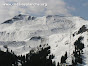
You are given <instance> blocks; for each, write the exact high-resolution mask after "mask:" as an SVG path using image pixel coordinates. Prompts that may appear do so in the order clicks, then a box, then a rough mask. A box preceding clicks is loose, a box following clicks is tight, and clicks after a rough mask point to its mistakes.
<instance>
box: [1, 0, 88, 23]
mask: <svg viewBox="0 0 88 66" xmlns="http://www.w3.org/2000/svg"><path fill="white" fill-rule="evenodd" d="M18 3H20V4H21V5H5V4H18ZM35 3H37V5H36V4H35ZM23 4H24V5H23ZM27 4H32V5H27ZM33 4H34V5H33ZM38 4H39V5H38ZM18 14H27V15H31V16H46V15H63V16H80V17H82V18H84V19H86V20H88V0H0V23H1V22H3V21H5V20H8V19H11V18H12V17H14V16H16V15H18Z"/></svg>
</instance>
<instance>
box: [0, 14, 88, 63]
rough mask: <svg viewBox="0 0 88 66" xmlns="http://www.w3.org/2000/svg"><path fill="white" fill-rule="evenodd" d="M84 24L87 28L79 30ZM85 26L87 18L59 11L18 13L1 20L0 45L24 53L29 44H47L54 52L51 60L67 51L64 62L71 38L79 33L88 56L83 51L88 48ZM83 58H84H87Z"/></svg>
mask: <svg viewBox="0 0 88 66" xmlns="http://www.w3.org/2000/svg"><path fill="white" fill-rule="evenodd" d="M83 26H85V28H86V29H85V31H83V30H84V29H83V30H81V29H82V28H83ZM87 26H88V21H87V20H84V19H82V18H80V17H65V16H58V15H49V16H43V17H33V16H29V15H21V14H20V15H17V16H15V17H13V18H12V19H10V20H7V21H5V22H3V23H2V24H0V48H1V50H3V51H6V48H5V46H7V47H8V49H9V50H13V51H14V52H15V54H17V55H21V54H23V55H24V54H26V53H28V52H29V50H31V49H32V48H37V47H38V46H39V45H44V44H49V45H50V46H51V54H54V55H55V58H54V59H53V61H56V62H58V61H59V62H60V59H61V56H62V55H64V54H65V52H66V51H67V53H68V59H67V62H68V63H69V64H70V63H71V62H69V61H70V59H71V55H72V53H73V50H74V42H75V41H76V40H77V39H78V38H79V37H80V36H83V37H84V40H83V43H84V44H85V48H84V51H85V53H84V56H85V57H87V56H88V55H87V53H86V52H88V51H87V43H88V37H87V36H88V32H87V31H88V28H87ZM80 30H81V31H80ZM79 32H80V33H79ZM85 61H86V62H87V59H85Z"/></svg>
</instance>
